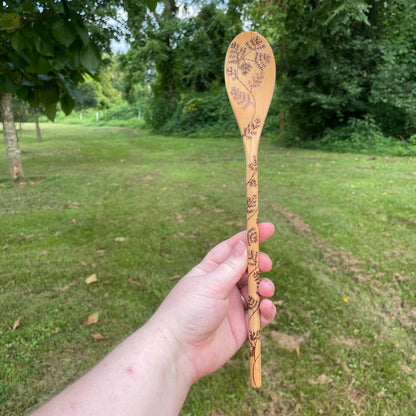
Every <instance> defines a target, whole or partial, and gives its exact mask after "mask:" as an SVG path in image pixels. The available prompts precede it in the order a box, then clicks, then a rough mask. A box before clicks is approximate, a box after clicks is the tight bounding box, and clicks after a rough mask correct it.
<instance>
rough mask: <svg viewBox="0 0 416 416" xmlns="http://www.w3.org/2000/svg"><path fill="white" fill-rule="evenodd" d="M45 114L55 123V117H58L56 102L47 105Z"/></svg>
mask: <svg viewBox="0 0 416 416" xmlns="http://www.w3.org/2000/svg"><path fill="white" fill-rule="evenodd" d="M45 114H46V117H48V119H49V120H50V121H54V120H55V116H56V102H55V103H51V104H45Z"/></svg>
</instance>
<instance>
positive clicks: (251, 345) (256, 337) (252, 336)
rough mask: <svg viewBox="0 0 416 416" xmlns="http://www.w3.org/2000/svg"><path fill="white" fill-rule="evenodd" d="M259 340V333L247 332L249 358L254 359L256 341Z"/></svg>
mask: <svg viewBox="0 0 416 416" xmlns="http://www.w3.org/2000/svg"><path fill="white" fill-rule="evenodd" d="M260 340H261V332H260V331H249V333H248V344H249V348H250V357H254V356H255V353H256V345H257V341H260Z"/></svg>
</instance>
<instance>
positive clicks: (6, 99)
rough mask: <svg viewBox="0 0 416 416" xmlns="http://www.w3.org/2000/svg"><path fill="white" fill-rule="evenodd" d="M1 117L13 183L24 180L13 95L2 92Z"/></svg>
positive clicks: (0, 99) (0, 97)
mask: <svg viewBox="0 0 416 416" xmlns="http://www.w3.org/2000/svg"><path fill="white" fill-rule="evenodd" d="M0 116H1V120H2V122H3V133H4V141H5V143H6V150H7V160H8V161H9V174H10V179H11V180H12V181H15V180H18V179H23V178H24V177H25V175H24V173H23V167H22V161H21V159H20V151H19V144H18V142H17V133H16V125H15V123H14V115H13V102H12V95H11V94H10V93H8V92H4V91H0Z"/></svg>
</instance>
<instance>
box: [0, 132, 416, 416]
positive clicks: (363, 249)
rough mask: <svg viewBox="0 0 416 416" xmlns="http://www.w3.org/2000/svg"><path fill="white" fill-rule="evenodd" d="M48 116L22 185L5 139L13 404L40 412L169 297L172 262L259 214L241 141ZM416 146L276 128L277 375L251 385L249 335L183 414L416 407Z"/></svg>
mask: <svg viewBox="0 0 416 416" xmlns="http://www.w3.org/2000/svg"><path fill="white" fill-rule="evenodd" d="M42 131H43V137H44V141H43V142H42V143H37V142H36V139H35V129H34V125H32V124H26V125H24V130H23V133H24V134H23V153H22V158H23V166H24V169H25V173H26V176H27V179H26V181H25V182H23V183H20V184H15V185H12V184H10V183H9V180H8V177H7V171H8V169H7V161H6V156H5V149H4V148H0V168H1V167H2V169H1V171H0V314H1V321H0V414H1V415H17V414H26V413H28V412H30V411H31V410H33V409H34V408H35V407H36V406H39V405H40V404H41V403H43V402H45V401H46V400H47V399H48V398H49V397H51V396H52V395H54V394H56V393H57V392H58V391H60V390H62V389H63V388H64V387H65V386H66V385H68V384H69V383H70V382H71V381H73V380H75V379H76V378H78V377H79V376H80V375H82V374H83V373H84V372H85V371H87V370H88V369H89V368H91V367H92V366H93V365H94V363H96V362H97V361H98V360H99V359H100V358H102V357H103V356H104V355H105V354H106V353H107V352H108V351H109V350H111V349H112V348H113V347H114V345H116V344H117V343H118V342H120V341H121V340H122V339H123V338H124V337H126V336H127V335H128V334H130V333H131V332H132V331H134V330H135V329H136V328H137V327H139V326H140V325H141V324H143V323H144V322H145V321H146V319H147V318H148V317H149V316H150V315H151V314H152V313H153V311H154V310H155V309H156V308H157V306H158V305H159V303H160V302H161V301H162V299H163V298H164V297H165V296H166V294H167V293H168V292H169V290H170V289H171V288H172V287H173V285H174V284H175V281H171V280H170V277H172V276H175V275H183V274H184V273H186V272H187V271H188V270H189V269H190V268H191V267H192V266H194V265H195V264H196V263H197V262H198V261H199V260H200V259H201V258H202V257H203V255H204V254H205V253H206V251H207V250H208V249H209V248H210V247H212V246H213V245H214V244H216V243H217V242H219V241H221V240H223V239H224V238H226V237H228V236H230V235H232V234H233V233H235V232H237V231H239V230H241V229H243V228H244V222H245V189H244V152H243V146H242V144H241V143H240V141H239V140H233V139H226V140H225V139H224V140H221V139H203V140H198V139H183V138H175V139H173V138H169V137H159V136H151V135H146V134H145V133H143V132H140V131H137V130H133V129H126V128H116V127H85V126H75V125H65V126H64V125H53V124H44V125H42ZM415 161H416V160H415V159H414V158H394V157H382V156H377V157H370V156H369V155H355V154H348V153H346V154H337V153H325V152H320V151H310V150H296V149H290V150H288V149H285V148H280V147H278V146H277V145H276V144H275V143H274V142H273V141H271V140H264V141H262V142H261V143H260V152H259V170H260V172H259V175H260V220H261V221H263V220H264V221H272V222H273V223H274V224H275V225H276V235H275V236H274V237H273V238H272V239H271V240H270V241H268V242H267V243H264V244H263V245H262V250H264V251H267V252H268V253H269V254H270V256H271V258H272V260H273V262H274V268H273V270H272V271H271V272H270V273H269V274H268V277H270V278H271V279H272V280H273V281H274V282H275V284H276V287H277V294H276V297H275V300H282V301H283V304H282V305H281V306H279V307H278V318H277V320H276V322H275V323H274V324H272V325H271V326H270V327H269V328H268V329H266V330H265V331H263V333H264V347H263V378H264V386H263V387H262V388H261V389H259V390H253V389H251V388H250V387H249V377H248V351H247V348H243V349H242V350H241V351H240V352H238V353H237V354H236V356H235V357H234V358H233V359H232V360H231V362H229V363H228V364H227V365H226V366H225V367H224V368H223V369H221V370H220V371H219V372H217V373H216V374H213V375H211V376H209V377H207V378H205V379H203V380H200V381H199V382H198V383H197V384H196V385H195V386H194V387H193V388H192V390H191V392H190V395H189V396H188V399H187V401H186V403H185V406H184V409H183V412H182V414H183V415H184V416H185V415H224V414H226V415H239V416H240V415H274V414H281V415H317V414H323V415H354V414H357V415H358V414H361V415H374V416H375V415H377V416H379V415H389V416H393V415H403V416H405V415H411V414H416V393H415V391H416V352H415V351H416V348H415V347H416V345H415V343H416V342H415V328H416V298H415V293H416V274H415V270H416V267H415V264H416V263H415V260H414V259H415V256H414V252H415V249H416V233H415V231H416V213H415V210H414V202H415V199H414V198H415V194H416V165H415ZM117 237H123V238H124V239H125V240H124V241H116V238H117ZM92 273H96V274H97V276H98V279H99V281H98V283H95V284H92V285H87V284H86V283H85V278H86V277H88V276H89V275H91V274H92ZM93 312H99V322H98V323H97V324H95V325H91V326H86V325H85V322H86V320H87V317H88V315H89V314H91V313H93ZM19 317H21V322H20V326H19V327H18V328H17V329H16V330H15V331H13V330H12V327H13V323H14V322H15V321H16V320H17V318H19ZM94 333H101V334H102V335H104V336H107V337H109V339H108V340H106V341H100V342H97V341H96V340H95V339H94V338H93V337H92V334H94ZM305 334H306V335H305ZM286 335H288V336H289V338H288V337H287V336H286ZM297 335H304V342H303V343H301V344H298V346H299V350H298V352H297V351H296V349H293V348H292V349H291V345H290V344H289V343H288V340H292V341H294V336H297ZM293 346H295V347H296V343H293V342H292V347H293Z"/></svg>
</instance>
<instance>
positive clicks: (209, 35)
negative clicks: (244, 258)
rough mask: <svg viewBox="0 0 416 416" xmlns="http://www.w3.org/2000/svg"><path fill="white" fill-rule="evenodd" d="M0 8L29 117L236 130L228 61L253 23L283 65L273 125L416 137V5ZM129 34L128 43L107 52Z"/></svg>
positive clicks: (2, 33)
mask: <svg viewBox="0 0 416 416" xmlns="http://www.w3.org/2000/svg"><path fill="white" fill-rule="evenodd" d="M0 15H1V17H0V97H2V100H0V102H2V103H3V104H2V105H1V108H3V109H5V110H3V111H2V118H3V121H4V120H5V118H6V115H5V114H6V113H7V112H8V111H9V112H10V108H11V107H10V105H11V104H10V105H9V104H7V105H6V104H5V103H6V101H5V99H6V98H11V97H13V98H14V103H15V107H16V108H15V118H19V119H22V118H23V119H24V118H25V117H26V118H27V117H33V114H35V115H36V113H37V112H41V113H43V114H45V115H46V116H47V117H48V118H49V119H50V120H54V119H56V117H58V118H57V119H58V120H62V118H63V117H64V116H65V115H69V114H70V113H71V112H73V111H80V110H85V109H87V108H93V109H95V110H96V111H100V113H99V114H100V117H101V114H103V116H102V117H104V118H106V119H107V120H110V119H111V120H113V121H114V120H117V119H123V118H124V119H126V118H129V119H137V118H140V119H141V122H140V123H141V124H140V125H141V126H143V127H146V128H148V129H151V130H153V131H157V132H159V133H164V134H169V135H190V136H228V135H234V136H235V135H236V132H237V129H236V124H235V121H234V117H233V114H232V111H231V108H230V106H229V103H228V99H227V96H226V92H225V87H224V76H223V62H224V56H225V53H226V50H227V47H228V45H229V44H230V42H231V41H232V39H233V38H234V36H236V35H237V34H238V33H239V32H241V31H243V30H254V31H257V32H259V33H261V34H262V35H263V36H264V37H266V38H267V40H268V41H269V43H270V44H271V46H272V48H273V50H274V52H275V58H276V67H277V85H276V91H275V94H274V99H273V101H272V105H271V109H270V112H269V117H268V119H267V125H266V126H265V129H264V133H265V134H267V135H273V136H277V135H279V136H280V137H283V138H284V140H285V141H286V143H291V144H297V145H304V144H305V143H307V144H309V145H311V144H312V145H313V144H314V143H315V144H316V145H318V146H321V147H325V146H330V147H331V146H332V147H334V148H338V149H341V150H342V146H343V144H345V143H348V146H350V147H351V145H353V146H355V148H356V149H357V150H359V149H360V148H364V149H365V148H367V147H371V148H373V149H374V148H377V146H379V147H382V146H383V145H384V144H386V143H389V145H393V146H394V145H395V144H396V143H400V144H401V145H402V146H403V145H405V146H410V147H413V146H414V145H415V144H416V102H415V99H414V94H415V91H416V88H415V83H416V69H415V68H416V65H415V63H416V4H415V3H414V2H413V1H411V0H387V1H386V0H367V1H364V0H348V1H342V0H341V1H340V0H268V1H241V0H239V1H236V0H229V1H184V2H179V1H174V0H164V1H155V0H148V1H144V0H124V1H123V0H114V1H104V0H99V1H92V0H84V1H70V2H68V1H66V0H60V1H57V0H55V1H53V0H42V1H38V2H32V1H17V0H7V1H2V2H0ZM120 39H126V41H127V43H128V45H129V48H128V50H127V51H126V52H124V51H123V52H121V51H117V50H115V49H114V48H111V42H112V41H114V40H120ZM10 101H11V100H10ZM22 103H25V104H22ZM29 106H30V107H31V108H32V110H31V111H28V110H27V108H28V107H29ZM5 111H6V112H5ZM97 114H98V113H97ZM97 119H98V115H97Z"/></svg>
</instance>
